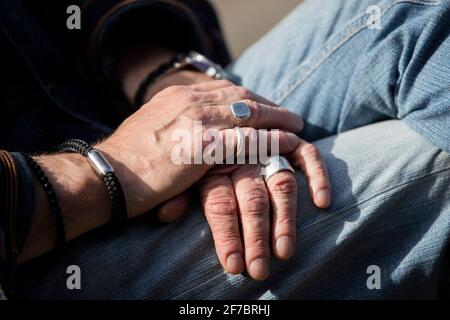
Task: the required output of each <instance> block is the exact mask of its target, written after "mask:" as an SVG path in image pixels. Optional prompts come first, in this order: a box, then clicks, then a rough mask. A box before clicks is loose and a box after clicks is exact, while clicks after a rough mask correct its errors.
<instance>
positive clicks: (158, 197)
mask: <svg viewBox="0 0 450 320" xmlns="http://www.w3.org/2000/svg"><path fill="white" fill-rule="evenodd" d="M156 53H157V54H155V55H148V54H142V52H138V53H130V54H129V55H128V56H129V57H133V59H127V63H125V64H124V65H125V66H126V67H122V69H121V72H122V79H123V90H124V92H125V93H126V95H127V96H128V97H129V99H130V100H132V98H133V95H134V92H135V91H136V90H137V86H138V85H139V83H140V81H142V79H143V78H144V77H145V76H146V75H147V74H148V72H150V71H151V70H152V68H155V67H156V66H157V65H159V64H160V63H162V62H164V59H165V58H167V57H169V58H170V54H171V53H170V52H169V51H167V50H160V51H157V52H156ZM180 84H182V85H183V86H180ZM146 98H147V101H148V102H147V103H146V104H145V105H144V106H143V107H142V108H141V109H139V110H138V111H137V112H135V113H134V114H133V115H131V116H130V117H129V118H128V119H126V120H125V121H124V122H123V123H122V125H121V126H120V127H119V128H118V129H117V130H116V132H115V133H114V134H113V135H112V136H111V137H109V138H108V139H106V140H105V141H103V142H101V143H100V144H98V145H97V146H96V148H97V149H99V150H101V151H103V153H104V154H105V155H106V157H107V158H108V160H109V161H110V162H111V163H112V165H113V167H114V168H115V170H116V175H117V176H118V178H119V180H120V181H121V184H122V186H123V189H124V192H125V197H126V201H127V206H128V211H129V218H133V217H135V216H138V215H140V214H142V213H144V212H148V211H149V210H150V209H152V208H155V207H156V208H157V214H158V217H159V218H160V220H162V221H167V222H170V221H173V220H174V219H176V218H178V217H179V216H181V215H182V214H183V213H184V211H185V210H186V208H187V206H188V204H189V189H190V188H197V190H198V192H200V195H201V201H202V205H203V208H204V211H205V215H206V218H207V220H208V223H209V224H210V226H211V229H212V233H213V237H214V240H215V245H216V250H217V253H218V257H219V260H220V262H221V264H222V265H223V267H224V268H225V270H227V271H228V272H230V273H240V272H242V271H244V269H247V270H248V272H249V274H250V276H252V277H253V278H254V279H257V280H263V279H266V278H267V277H268V276H269V267H268V260H269V256H270V246H272V248H273V251H274V253H275V255H276V256H277V257H278V258H280V259H288V258H289V257H291V256H292V254H293V253H294V247H295V215H296V212H297V208H296V205H297V199H296V195H297V190H296V188H297V185H296V182H295V178H294V176H293V175H292V174H291V173H289V172H281V173H278V174H276V175H274V176H273V177H272V178H271V179H270V180H269V181H268V183H267V184H266V183H265V182H264V180H263V178H262V176H261V174H260V172H261V168H260V166H259V165H234V166H216V167H213V166H211V165H206V164H202V165H192V164H181V165H175V164H174V163H173V162H172V161H171V158H170V156H171V152H172V150H173V148H174V142H173V141H172V140H171V133H172V132H174V130H179V129H185V130H188V131H189V130H192V128H193V123H194V121H199V120H200V121H202V122H203V125H205V128H214V129H217V130H220V133H221V134H222V136H221V137H222V138H223V141H222V142H223V144H224V145H231V146H234V147H235V144H236V138H235V137H234V135H233V133H234V131H233V130H231V129H230V128H233V127H234V126H235V124H234V119H233V117H232V115H231V113H230V111H229V108H228V106H229V104H230V103H232V102H235V101H239V100H244V101H246V102H247V103H248V105H249V106H250V108H251V109H252V118H251V119H250V122H249V127H254V128H277V129H284V130H285V131H282V132H281V133H280V137H279V138H280V152H281V153H282V154H285V155H286V156H288V157H289V158H291V159H290V160H291V161H292V163H294V164H296V165H298V166H299V167H300V168H301V169H302V170H303V171H304V172H305V173H306V175H307V177H308V179H309V181H310V188H311V192H312V195H313V199H314V202H315V203H316V205H317V206H319V207H321V208H325V207H327V206H328V205H329V203H330V186H329V182H328V178H327V174H326V168H325V165H324V163H323V161H322V160H321V157H320V155H319V154H318V152H317V150H316V149H315V147H314V146H313V145H311V144H308V143H306V142H305V141H302V140H301V139H299V138H298V137H297V136H296V135H295V134H293V133H294V132H298V131H299V130H301V129H302V126H303V122H302V120H301V118H300V117H298V116H297V115H295V114H293V113H290V112H288V111H287V110H286V109H282V108H278V106H275V105H274V104H272V103H271V102H269V101H267V100H265V99H264V98H262V97H259V96H257V95H255V94H253V93H252V92H250V91H249V90H247V89H244V88H241V87H237V86H235V85H233V84H231V83H229V82H227V81H211V79H210V78H209V77H207V76H205V75H203V74H200V73H197V72H194V71H189V70H184V71H181V72H176V73H169V74H167V75H165V76H163V77H161V78H160V79H158V81H157V82H156V83H155V84H154V85H153V86H151V87H150V88H148V91H147V96H146ZM244 132H245V134H246V136H251V135H252V134H255V129H253V128H245V129H244ZM227 133H228V135H227ZM269 134H270V133H269ZM266 138H267V139H268V138H270V136H267V137H266ZM269 145H270V144H269ZM247 150H248V148H247ZM36 160H37V161H38V162H39V163H40V164H41V166H42V167H43V169H44V171H45V172H46V173H47V176H48V177H49V179H50V181H52V183H53V184H54V187H55V190H56V193H57V195H58V198H59V200H60V203H61V208H62V211H63V214H64V217H65V222H66V228H67V238H68V240H70V239H73V238H75V237H77V236H78V235H80V234H82V233H84V232H87V231H89V230H92V229H94V228H96V227H98V226H101V225H104V224H106V223H108V221H109V220H110V213H111V204H110V200H109V198H108V195H107V193H106V188H105V187H104V185H103V182H102V180H101V179H100V178H99V177H98V176H96V175H95V174H94V173H93V170H92V168H91V167H90V166H89V164H88V163H87V161H86V160H85V159H84V158H82V157H81V156H80V155H76V154H58V155H46V156H40V157H36ZM202 178H203V179H202ZM36 190H37V198H36V212H35V218H34V221H33V224H32V228H31V231H30V234H29V237H28V240H27V242H26V245H25V247H24V249H23V250H22V252H21V255H20V257H19V261H26V260H28V259H31V258H33V257H35V256H38V255H41V254H43V253H45V252H48V251H50V250H51V249H52V248H53V246H54V243H55V238H56V235H55V232H54V226H53V222H52V217H51V214H50V212H49V208H48V204H47V201H46V198H45V194H44V193H43V191H42V190H41V188H40V186H38V185H36ZM91 190H97V192H96V193H92V192H91ZM320 190H322V191H323V192H322V193H323V194H325V195H324V196H323V195H320V194H321V193H320V192H319V191H320ZM80 199H83V201H80ZM270 208H272V210H273V220H272V221H270V219H269V210H270ZM92 212H95V213H96V214H95V215H92V214H91V213H92ZM241 230H242V231H241ZM271 230H272V234H273V237H272V239H269V233H270V231H271Z"/></svg>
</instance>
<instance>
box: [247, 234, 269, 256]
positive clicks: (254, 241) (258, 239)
mask: <svg viewBox="0 0 450 320" xmlns="http://www.w3.org/2000/svg"><path fill="white" fill-rule="evenodd" d="M247 241H248V243H249V246H251V247H252V249H253V250H257V251H260V252H264V253H266V251H267V248H268V247H269V239H268V237H263V236H262V235H260V234H253V235H249V236H248V239H247Z"/></svg>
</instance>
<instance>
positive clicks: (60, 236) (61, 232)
mask: <svg viewBox="0 0 450 320" xmlns="http://www.w3.org/2000/svg"><path fill="white" fill-rule="evenodd" d="M22 155H23V157H24V159H25V160H26V161H27V162H28V164H29V166H30V168H31V170H32V171H33V173H34V175H35V176H36V178H37V179H38V181H39V183H40V184H41V186H42V188H43V189H44V191H45V194H46V196H47V199H48V202H49V204H50V210H51V212H52V214H53V218H54V220H55V225H56V238H57V239H56V241H57V243H56V246H57V248H61V247H62V246H64V244H65V243H66V228H65V225H64V217H63V215H62V212H61V208H60V207H59V202H58V198H57V196H56V193H55V189H54V188H53V185H52V184H51V182H50V181H49V180H48V178H47V176H46V175H45V173H44V171H43V170H42V168H41V166H40V165H39V164H38V163H37V162H36V161H35V160H34V159H33V158H32V157H31V156H29V155H27V154H22Z"/></svg>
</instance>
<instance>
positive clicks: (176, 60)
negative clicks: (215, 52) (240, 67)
mask: <svg viewBox="0 0 450 320" xmlns="http://www.w3.org/2000/svg"><path fill="white" fill-rule="evenodd" d="M188 67H190V68H193V69H195V70H197V71H199V72H201V73H204V74H206V75H207V76H209V77H211V78H212V79H216V80H221V79H226V80H230V81H231V82H233V83H239V82H240V79H239V78H238V77H237V76H235V75H233V74H231V73H229V72H228V71H226V70H225V69H224V68H222V66H220V65H219V64H217V63H214V62H212V61H211V60H209V59H208V58H207V57H205V56H204V55H202V54H200V53H198V52H195V51H190V52H188V53H186V54H183V53H180V54H177V55H175V56H174V57H173V58H172V59H171V60H169V61H168V62H166V63H163V64H161V65H160V66H159V67H158V68H157V69H156V70H154V71H152V72H150V73H149V74H148V75H147V77H145V79H144V80H143V81H142V82H141V84H140V85H139V88H138V90H137V91H136V94H135V96H134V101H133V103H134V106H135V108H136V110H137V109H139V108H140V107H141V106H142V104H143V103H144V97H145V93H146V92H147V89H148V87H149V86H150V85H151V84H152V83H154V82H155V81H156V80H157V79H158V78H159V77H161V76H162V75H164V74H166V73H168V72H170V71H173V70H183V69H185V68H188Z"/></svg>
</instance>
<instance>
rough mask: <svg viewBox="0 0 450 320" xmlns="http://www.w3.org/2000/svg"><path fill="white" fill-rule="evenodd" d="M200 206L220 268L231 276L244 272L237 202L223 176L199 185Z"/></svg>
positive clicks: (212, 178) (203, 181)
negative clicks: (211, 237) (206, 221)
mask: <svg viewBox="0 0 450 320" xmlns="http://www.w3.org/2000/svg"><path fill="white" fill-rule="evenodd" d="M199 188H200V195H201V202H202V206H203V210H204V212H205V216H206V219H207V220H208V223H209V225H210V227H211V232H212V235H213V239H214V244H215V247H216V252H217V256H218V257H219V261H220V263H221V264H222V266H223V268H224V269H225V270H226V271H227V272H229V273H233V274H237V273H241V272H243V271H244V269H245V264H244V249H243V246H242V240H241V235H240V231H239V220H238V214H237V206H236V200H235V195H234V190H233V185H232V183H231V180H230V178H229V177H228V176H226V175H217V176H208V177H205V178H204V179H203V180H202V181H201V183H200V184H199Z"/></svg>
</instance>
